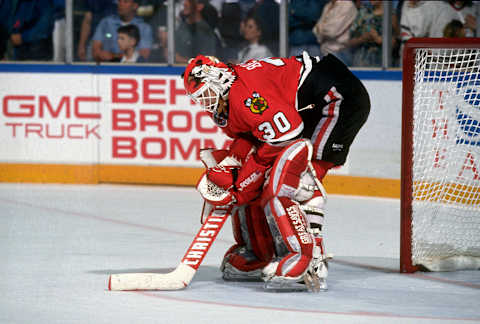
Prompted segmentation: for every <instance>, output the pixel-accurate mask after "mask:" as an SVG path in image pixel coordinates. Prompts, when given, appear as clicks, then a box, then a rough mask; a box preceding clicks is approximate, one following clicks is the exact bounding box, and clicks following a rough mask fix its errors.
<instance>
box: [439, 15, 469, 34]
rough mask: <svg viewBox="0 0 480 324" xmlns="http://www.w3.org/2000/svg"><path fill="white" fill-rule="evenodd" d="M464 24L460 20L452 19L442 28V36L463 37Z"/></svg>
mask: <svg viewBox="0 0 480 324" xmlns="http://www.w3.org/2000/svg"><path fill="white" fill-rule="evenodd" d="M465 35H466V33H465V26H464V25H463V24H462V22H461V21H460V20H456V19H454V20H452V21H451V22H449V23H448V24H447V25H446V26H445V28H444V29H443V37H447V38H461V37H465Z"/></svg>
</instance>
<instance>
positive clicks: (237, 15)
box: [217, 0, 247, 62]
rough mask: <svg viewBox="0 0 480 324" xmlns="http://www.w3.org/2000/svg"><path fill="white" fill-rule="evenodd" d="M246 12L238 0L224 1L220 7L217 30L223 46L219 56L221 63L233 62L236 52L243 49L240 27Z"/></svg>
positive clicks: (243, 41) (243, 40) (243, 42)
mask: <svg viewBox="0 0 480 324" xmlns="http://www.w3.org/2000/svg"><path fill="white" fill-rule="evenodd" d="M246 14H247V12H246V11H244V9H243V7H242V2H241V1H239V0H229V1H224V2H223V3H222V4H221V7H220V20H219V22H218V30H219V32H220V36H221V37H222V40H223V42H224V44H225V46H224V47H223V49H222V53H221V55H219V54H218V53H217V57H221V58H222V61H226V62H228V61H235V60H236V59H237V56H238V52H239V51H240V50H241V49H242V48H243V47H244V45H245V39H244V38H243V36H242V34H241V32H240V29H241V28H240V26H241V25H242V23H243V20H244V19H245V17H246Z"/></svg>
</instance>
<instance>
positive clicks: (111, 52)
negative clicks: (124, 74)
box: [92, 0, 153, 62]
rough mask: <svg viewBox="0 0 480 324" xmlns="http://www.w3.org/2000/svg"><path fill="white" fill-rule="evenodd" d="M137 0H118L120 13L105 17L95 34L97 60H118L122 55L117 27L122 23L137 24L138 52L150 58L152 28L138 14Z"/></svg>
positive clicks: (94, 56) (94, 52) (93, 47)
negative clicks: (138, 34) (138, 36)
mask: <svg viewBox="0 0 480 324" xmlns="http://www.w3.org/2000/svg"><path fill="white" fill-rule="evenodd" d="M137 8H138V3H137V0H118V10H117V12H118V14H117V15H112V16H108V17H105V18H103V19H102V20H101V21H100V23H99V24H98V27H97V29H96V30H95V34H94V35H93V45H92V51H93V58H94V59H95V61H97V62H111V61H116V60H118V59H120V58H121V57H122V53H121V51H120V48H119V47H118V44H117V29H118V27H120V26H122V25H128V24H133V25H136V26H137V28H138V29H139V31H140V42H139V43H138V46H137V48H138V52H139V53H140V55H141V56H142V57H143V58H144V59H148V57H149V55H150V51H151V48H152V42H153V39H152V29H151V28H150V26H149V25H147V24H146V23H145V22H144V21H143V20H142V19H141V18H139V17H137V16H136V12H137Z"/></svg>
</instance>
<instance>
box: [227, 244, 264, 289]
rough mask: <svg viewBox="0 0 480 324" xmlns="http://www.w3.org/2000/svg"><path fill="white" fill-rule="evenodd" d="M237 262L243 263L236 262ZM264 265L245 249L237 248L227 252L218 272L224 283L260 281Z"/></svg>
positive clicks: (242, 247)
mask: <svg viewBox="0 0 480 324" xmlns="http://www.w3.org/2000/svg"><path fill="white" fill-rule="evenodd" d="M234 247H235V246H234ZM239 260H241V261H244V262H238V261H239ZM247 264H248V266H247ZM264 265H265V262H260V261H258V259H257V258H256V257H255V255H254V254H253V253H252V252H251V251H249V250H247V249H246V247H244V246H237V247H235V248H234V249H230V250H229V251H227V253H226V254H225V257H224V258H223V261H222V264H221V265H220V271H222V278H223V280H225V281H262V268H263V266H264Z"/></svg>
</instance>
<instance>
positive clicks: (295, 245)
mask: <svg viewBox="0 0 480 324" xmlns="http://www.w3.org/2000/svg"><path fill="white" fill-rule="evenodd" d="M264 210H265V214H266V217H267V221H268V225H269V226H270V231H271V232H272V235H273V237H274V242H275V251H276V255H277V258H278V259H277V260H276V261H275V262H271V263H270V264H269V266H268V267H266V269H265V271H264V275H265V280H266V281H268V280H272V279H273V280H276V279H274V278H275V277H279V278H284V279H289V280H291V281H293V282H298V281H301V280H302V279H303V275H304V274H305V272H306V271H307V270H308V268H309V265H310V263H311V260H312V257H313V250H314V247H315V240H314V237H313V235H312V234H311V233H310V232H309V231H308V227H307V222H306V220H305V216H304V214H303V212H302V211H301V209H300V208H299V206H298V204H296V203H295V202H294V201H292V200H291V199H289V198H286V197H275V198H273V199H271V200H270V201H269V202H268V203H267V204H266V206H265V207H264Z"/></svg>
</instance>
